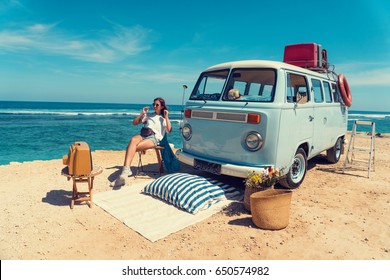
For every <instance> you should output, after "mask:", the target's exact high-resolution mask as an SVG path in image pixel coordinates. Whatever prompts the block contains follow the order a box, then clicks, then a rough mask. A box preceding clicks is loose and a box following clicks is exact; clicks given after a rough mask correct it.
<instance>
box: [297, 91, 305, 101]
mask: <svg viewBox="0 0 390 280" xmlns="http://www.w3.org/2000/svg"><path fill="white" fill-rule="evenodd" d="M297 102H298V104H305V103H307V94H306V92H303V91H299V92H297Z"/></svg>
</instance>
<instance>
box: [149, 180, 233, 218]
mask: <svg viewBox="0 0 390 280" xmlns="http://www.w3.org/2000/svg"><path fill="white" fill-rule="evenodd" d="M229 188H230V187H229V185H224V184H223V183H221V182H218V181H216V180H209V179H206V178H203V177H200V176H197V175H191V174H186V173H174V174H168V175H165V176H162V177H160V178H158V179H156V180H154V181H153V182H151V183H149V184H147V185H146V186H145V188H144V190H143V192H144V193H146V194H149V195H151V196H154V197H158V198H160V199H162V200H164V201H166V202H168V203H170V204H172V205H174V206H176V207H178V208H181V209H184V210H186V211H188V212H190V213H192V214H196V213H198V212H199V211H201V210H205V209H207V208H209V207H210V206H211V205H213V204H214V203H216V202H218V201H221V200H225V199H226V196H225V191H231V189H232V188H230V190H229Z"/></svg>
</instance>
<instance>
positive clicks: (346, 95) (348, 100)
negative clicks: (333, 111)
mask: <svg viewBox="0 0 390 280" xmlns="http://www.w3.org/2000/svg"><path fill="white" fill-rule="evenodd" d="M338 83H339V89H340V93H341V97H342V98H343V101H344V104H345V106H347V107H351V105H352V94H351V90H350V89H349V85H348V82H347V79H346V78H345V76H344V75H343V74H339V75H338Z"/></svg>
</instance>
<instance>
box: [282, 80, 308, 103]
mask: <svg viewBox="0 0 390 280" xmlns="http://www.w3.org/2000/svg"><path fill="white" fill-rule="evenodd" d="M307 93H308V87H307V81H306V77H305V76H302V75H298V74H293V73H287V91H286V98H287V102H289V103H292V102H298V103H299V104H304V103H307V102H308V101H309V100H310V95H309V94H307Z"/></svg>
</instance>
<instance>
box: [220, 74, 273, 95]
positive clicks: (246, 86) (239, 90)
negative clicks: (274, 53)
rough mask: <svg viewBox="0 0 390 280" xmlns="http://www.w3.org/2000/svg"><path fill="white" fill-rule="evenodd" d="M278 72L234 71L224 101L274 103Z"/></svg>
mask: <svg viewBox="0 0 390 280" xmlns="http://www.w3.org/2000/svg"><path fill="white" fill-rule="evenodd" d="M275 81H276V72H275V70H274V69H234V70H233V71H232V73H231V75H230V79H229V81H228V84H227V87H226V90H225V93H224V96H223V100H226V101H245V102H250V101H254V102H272V101H273V99H274V89H275Z"/></svg>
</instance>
